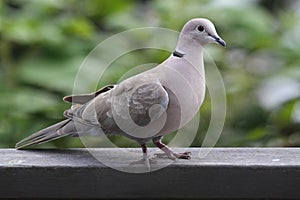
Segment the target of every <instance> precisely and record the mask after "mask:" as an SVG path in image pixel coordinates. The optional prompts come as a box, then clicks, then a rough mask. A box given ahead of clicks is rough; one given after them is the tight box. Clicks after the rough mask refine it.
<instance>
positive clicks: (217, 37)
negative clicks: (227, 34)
mask: <svg viewBox="0 0 300 200" xmlns="http://www.w3.org/2000/svg"><path fill="white" fill-rule="evenodd" d="M209 36H210V37H212V38H213V39H214V41H215V42H216V43H218V44H220V45H222V46H223V47H225V48H226V42H225V41H224V40H222V39H221V38H220V37H219V36H214V35H211V34H209Z"/></svg>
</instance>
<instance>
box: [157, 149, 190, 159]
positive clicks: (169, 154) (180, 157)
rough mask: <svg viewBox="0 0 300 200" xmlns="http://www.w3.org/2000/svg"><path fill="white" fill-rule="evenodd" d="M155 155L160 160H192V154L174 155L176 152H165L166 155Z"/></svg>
mask: <svg viewBox="0 0 300 200" xmlns="http://www.w3.org/2000/svg"><path fill="white" fill-rule="evenodd" d="M154 155H155V156H156V157H158V158H169V159H171V160H176V159H186V160H190V159H191V152H183V153H174V152H172V151H170V152H164V153H155V154H154Z"/></svg>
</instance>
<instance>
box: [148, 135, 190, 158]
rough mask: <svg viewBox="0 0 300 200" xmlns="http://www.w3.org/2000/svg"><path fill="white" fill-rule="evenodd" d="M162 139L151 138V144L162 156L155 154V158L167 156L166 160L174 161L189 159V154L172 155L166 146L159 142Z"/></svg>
mask: <svg viewBox="0 0 300 200" xmlns="http://www.w3.org/2000/svg"><path fill="white" fill-rule="evenodd" d="M161 139H162V137H156V138H153V139H152V141H153V143H154V144H155V145H156V146H157V147H158V148H160V149H161V150H162V151H163V152H165V153H164V154H155V155H156V156H160V157H161V156H167V157H168V158H170V159H172V160H175V159H176V158H178V159H188V160H189V159H191V156H190V155H191V152H183V153H174V152H173V151H172V150H171V149H170V148H169V147H168V146H167V145H165V144H164V143H162V141H161Z"/></svg>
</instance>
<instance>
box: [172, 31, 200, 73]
mask: <svg viewBox="0 0 300 200" xmlns="http://www.w3.org/2000/svg"><path fill="white" fill-rule="evenodd" d="M174 52H175V53H176V54H177V55H183V56H182V58H184V59H186V60H187V61H188V62H190V63H191V64H192V65H193V66H195V67H201V66H203V46H202V45H200V44H199V43H196V42H195V41H194V40H191V39H190V38H184V37H182V36H181V37H180V39H179V41H178V43H177V46H176V49H175V51H174ZM173 56H174V53H173Z"/></svg>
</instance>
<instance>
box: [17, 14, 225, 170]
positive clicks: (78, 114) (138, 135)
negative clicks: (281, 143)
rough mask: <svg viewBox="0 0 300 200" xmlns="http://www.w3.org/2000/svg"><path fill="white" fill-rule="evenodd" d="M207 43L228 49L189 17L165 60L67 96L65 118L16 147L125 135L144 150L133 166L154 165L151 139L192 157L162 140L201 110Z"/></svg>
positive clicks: (207, 25) (206, 25)
mask: <svg viewBox="0 0 300 200" xmlns="http://www.w3.org/2000/svg"><path fill="white" fill-rule="evenodd" d="M209 43H217V44H220V45H221V46H223V47H226V43H225V41H224V40H223V39H221V37H220V36H219V35H218V34H217V32H216V29H215V27H214V25H213V23H212V22H211V21H210V20H208V19H205V18H195V19H191V20H189V21H188V22H187V23H186V24H185V25H184V26H183V28H182V30H181V32H180V34H179V38H178V42H177V45H176V48H175V50H174V52H173V53H172V54H171V55H170V56H169V57H168V58H167V59H166V60H165V61H163V62H162V63H161V64H159V65H157V66H155V67H154V68H152V69H150V70H147V71H144V72H142V73H140V74H137V75H134V76H132V77H129V78H128V79H126V80H123V81H122V82H120V83H118V84H115V85H108V86H106V87H103V88H101V89H99V90H98V91H96V92H94V93H90V94H79V95H70V96H66V97H64V99H63V100H64V101H65V102H69V103H73V105H72V106H71V108H70V109H68V110H66V111H65V112H64V116H65V117H66V119H65V120H63V121H61V122H59V123H57V124H54V125H52V126H50V127H48V128H45V129H43V130H40V131H38V132H36V133H33V134H32V135H30V136H28V137H26V138H25V139H23V140H21V141H20V142H18V143H17V144H16V148H17V149H23V148H26V147H28V146H31V145H34V144H41V143H45V142H48V141H51V140H55V139H58V138H61V137H65V136H73V137H79V136H85V135H92V136H98V135H103V134H104V135H121V136H125V137H128V138H130V139H132V140H135V141H136V142H138V143H139V145H140V146H141V148H142V153H143V154H142V155H143V156H142V159H141V160H138V161H136V162H133V163H135V164H136V163H145V164H146V165H147V166H149V165H150V162H151V161H152V160H151V159H152V158H150V156H149V155H148V152H147V143H148V142H151V141H152V142H153V143H154V144H155V146H157V147H158V148H159V149H161V150H162V151H163V153H162V155H164V156H167V157H169V158H171V159H190V158H191V156H190V152H182V153H175V152H173V151H172V150H171V149H170V148H169V147H168V146H167V145H165V144H164V143H163V142H162V138H163V136H164V135H166V134H169V133H171V132H174V131H176V130H178V129H179V128H181V127H183V126H184V125H186V124H187V123H188V122H189V121H190V120H191V119H192V118H193V117H194V116H195V115H196V114H197V112H198V110H199V109H200V106H201V104H202V102H203V100H204V97H205V86H206V85H205V70H204V62H203V48H204V46H205V45H207V44H209Z"/></svg>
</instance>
